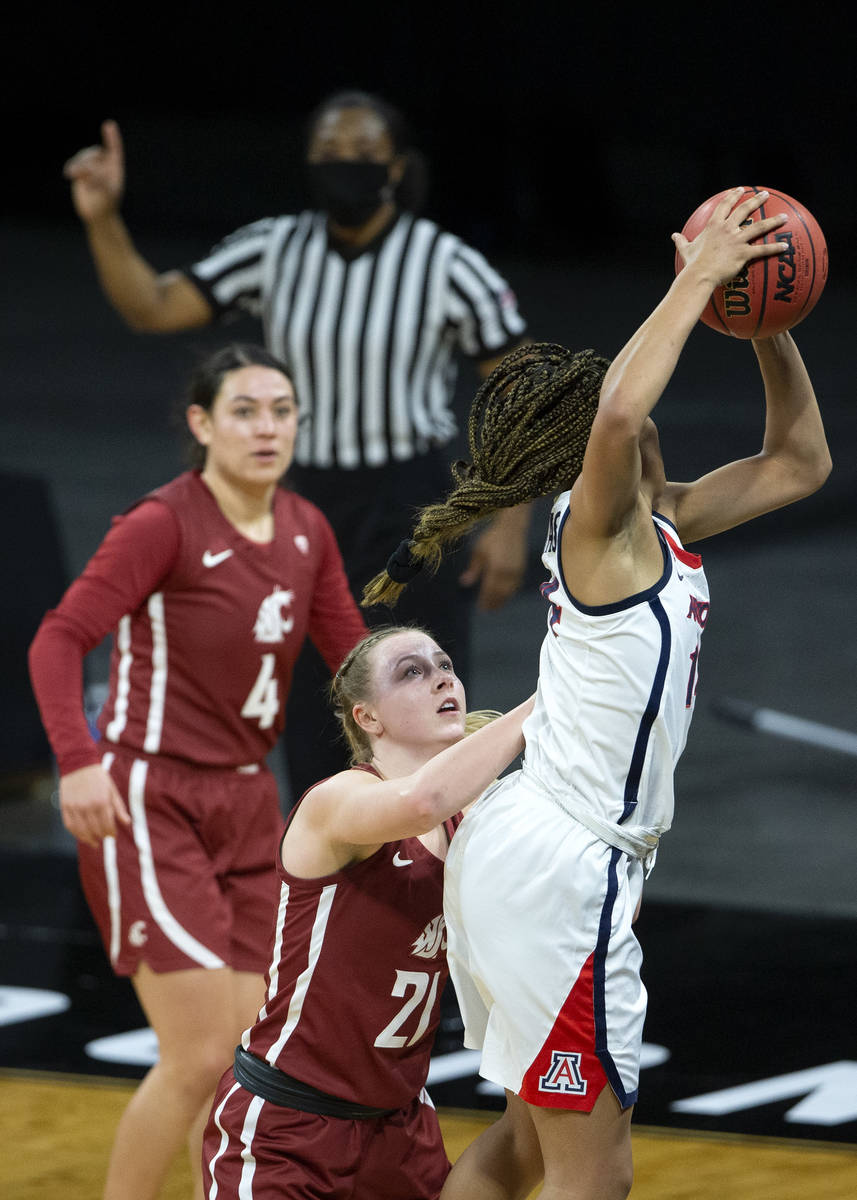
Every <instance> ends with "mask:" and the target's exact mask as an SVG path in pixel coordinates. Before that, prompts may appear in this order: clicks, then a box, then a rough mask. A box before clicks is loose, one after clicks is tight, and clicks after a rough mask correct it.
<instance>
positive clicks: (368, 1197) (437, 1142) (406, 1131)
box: [202, 1067, 449, 1200]
mask: <svg viewBox="0 0 857 1200" xmlns="http://www.w3.org/2000/svg"><path fill="white" fill-rule="evenodd" d="M202 1169H203V1193H204V1195H206V1196H214V1195H216V1196H217V1197H218V1200H237V1198H238V1197H239V1196H240V1197H241V1200H307V1197H310V1196H312V1197H318V1198H319V1200H321V1198H322V1197H324V1200H434V1198H435V1197H437V1196H438V1195H439V1194H440V1190H441V1188H442V1187H443V1181H444V1180H445V1179H446V1176H447V1174H448V1173H449V1160H448V1159H447V1156H446V1151H445V1150H444V1148H443V1138H442V1137H441V1132H440V1126H439V1124H438V1120H437V1113H436V1112H435V1110H434V1106H433V1105H432V1103H431V1101H430V1100H429V1098H428V1093H427V1092H426V1091H425V1089H424V1090H423V1092H422V1094H421V1095H420V1096H419V1097H417V1099H415V1100H414V1101H413V1102H412V1103H411V1104H410V1105H408V1107H407V1108H402V1109H399V1110H398V1111H396V1112H394V1113H393V1114H392V1115H390V1116H385V1117H372V1118H369V1119H368V1120H343V1119H342V1118H341V1117H328V1116H318V1115H316V1114H314V1113H306V1112H300V1111H299V1110H298V1109H294V1108H285V1107H283V1106H281V1105H278V1104H273V1103H271V1101H270V1100H263V1099H262V1097H261V1096H254V1095H253V1094H252V1093H251V1092H248V1091H246V1090H245V1089H244V1088H243V1087H241V1085H240V1084H239V1083H236V1081H235V1076H234V1074H233V1072H232V1068H231V1067H230V1068H229V1070H228V1071H227V1072H226V1074H225V1075H224V1076H223V1078H222V1079H221V1081H220V1085H219V1087H218V1089H217V1095H216V1096H215V1099H214V1104H213V1106H212V1110H211V1116H210V1117H209V1120H208V1127H207V1129H206V1131H205V1139H204V1142H203V1147H202Z"/></svg>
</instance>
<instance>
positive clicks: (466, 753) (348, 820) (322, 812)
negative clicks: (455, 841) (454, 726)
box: [282, 697, 533, 878]
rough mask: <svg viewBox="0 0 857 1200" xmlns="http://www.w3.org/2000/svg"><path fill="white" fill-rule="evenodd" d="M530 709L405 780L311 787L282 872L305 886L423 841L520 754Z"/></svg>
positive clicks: (289, 837) (356, 779)
mask: <svg viewBox="0 0 857 1200" xmlns="http://www.w3.org/2000/svg"><path fill="white" fill-rule="evenodd" d="M532 706H533V698H532V697H530V698H529V699H528V700H526V701H524V703H523V704H519V705H518V706H517V708H514V709H512V710H511V711H510V712H508V713H505V714H504V715H503V716H501V717H498V718H497V719H496V720H494V721H491V722H490V723H489V724H487V725H485V726H484V727H483V728H482V729H479V730H477V731H476V732H475V733H473V734H471V735H470V736H468V737H465V738H463V739H462V740H461V741H459V742H457V743H455V744H454V745H452V746H448V747H447V748H446V749H445V750H442V751H441V752H440V753H439V754H436V755H435V756H434V757H433V758H431V759H429V761H428V762H427V763H425V764H424V765H423V766H421V767H420V768H419V769H418V770H416V771H414V772H413V773H412V774H410V775H407V776H403V777H401V778H399V779H378V778H376V777H374V776H372V775H370V774H369V773H368V772H361V771H350V772H341V773H340V774H338V775H334V776H331V778H330V779H326V780H325V781H324V782H323V783H320V784H318V786H317V787H315V788H313V789H312V791H311V792H310V793H309V794H308V795H307V797H306V799H305V800H304V801H303V802H302V803H301V806H300V808H299V809H298V811H297V813H296V814H295V816H294V818H293V819H292V823H291V825H290V826H289V830H288V832H287V834H286V836H285V838H284V840H283V848H282V860H283V866H284V867H285V869H286V870H287V871H289V872H291V873H292V874H295V875H301V876H304V877H307V878H312V877H315V876H319V875H325V874H330V873H331V872H333V871H337V870H340V869H341V868H342V867H344V866H346V865H348V864H349V863H352V862H356V861H360V860H362V859H365V858H368V857H369V856H370V855H371V854H374V852H375V851H376V850H377V849H378V847H379V846H381V845H383V844H384V843H385V842H392V841H397V840H399V839H401V838H405V837H418V836H420V835H423V834H428V833H430V832H431V831H432V830H433V829H434V828H435V827H436V826H437V825H439V824H440V823H441V822H442V821H445V820H446V819H447V818H449V817H451V816H453V815H454V814H455V813H457V812H458V811H459V810H460V809H462V808H464V807H465V806H466V805H467V804H470V803H472V802H473V801H474V800H476V799H477V798H478V797H479V796H480V795H481V794H482V792H483V791H484V790H485V789H486V788H487V787H488V786H489V785H490V784H491V783H492V782H493V781H494V779H496V778H497V776H498V775H499V774H500V773H501V772H502V771H503V770H504V769H505V768H506V767H507V766H508V765H509V763H510V762H512V761H513V760H514V759H515V758H516V757H517V756H518V755H519V754H520V753H521V751H522V750H523V748H524V741H523V737H522V735H521V727H522V725H523V723H524V721H525V720H526V718H527V717H528V716H529V714H530V712H531V711H532Z"/></svg>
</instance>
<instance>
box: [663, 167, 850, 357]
mask: <svg viewBox="0 0 857 1200" xmlns="http://www.w3.org/2000/svg"><path fill="white" fill-rule="evenodd" d="M763 191H767V192H770V199H769V200H766V201H765V203H764V204H763V205H762V206H761V207H760V208H757V209H756V211H755V212H753V213H751V214H750V216H749V218H748V220H750V221H761V220H763V219H764V218H765V217H773V216H775V215H776V214H777V213H782V212H784V213H787V214H788V220H787V221H786V222H785V224H784V225H780V227H779V228H778V229H774V230H772V231H771V232H770V233H768V234H766V235H765V237H764V239H763V240H764V241H766V242H787V243H788V249H787V250H784V251H783V252H782V253H781V254H776V255H771V256H770V257H767V258H757V259H755V260H754V261H753V262H749V263H747V264H746V266H745V267H744V269H743V271H742V272H741V274H740V275H738V276H737V278H735V279H731V280H730V281H729V282H728V283H724V284H721V285H720V286H719V287H716V288H715V289H714V291H713V292H712V294H711V299H710V300H709V301H708V304H707V305H706V306H705V311H704V312H703V314H702V317H701V318H700V319H701V320H702V321H703V322H704V323H705V324H706V325H709V326H710V327H711V328H712V329H716V330H717V331H718V333H728V334H731V336H732V337H737V338H763V337H770V336H771V335H772V334H775V333H782V331H783V330H784V329H791V328H792V327H793V326H795V325H797V323H798V322H799V321H802V320H803V319H804V317H805V316H807V314H808V313H810V312H811V311H812V309H813V308H814V307H815V304H816V301H817V300H818V298H819V296H820V295H821V293H822V292H823V291H824V285H825V283H827V243H826V242H825V240H824V234H823V233H822V232H821V228H820V226H819V224H818V222H817V221H816V219H815V217H814V216H813V215H812V213H811V212H810V211H809V210H808V209H807V208H805V207H804V206H803V205H802V204H801V203H799V201H797V200H794V199H793V198H792V197H791V196H787V195H786V193H785V192H778V191H775V190H774V189H773V188H761V187H748V188H745V189H744V192H743V194H742V195H741V197H740V198H739V199H738V200H737V201H736V204H740V203H741V201H742V200H745V199H746V198H747V196H748V195H753V194H755V193H758V192H763ZM725 195H726V192H725V191H723V192H718V193H717V195H716V196H712V197H711V199H710V200H706V201H705V203H704V204H700V206H699V208H698V209H697V210H696V212H695V213H694V214H693V215H692V216H691V217H690V219H689V220H688V222H687V224H686V225H685V227H684V229H683V230H682V233H683V234H684V236H685V237H686V238H687V240H688V241H689V242H692V241H693V239H694V238H695V237H696V236H697V234H699V232H700V231H701V230H702V228H703V227H704V226H705V225H706V224H707V222H708V220H709V218H710V216H711V214H712V212H713V211H714V209H715V208H716V206H717V204H718V203H719V202H720V200H721V199H722V198H723V196H725ZM683 266H684V263H683V261H682V258H681V255H680V254H679V253H678V252H677V251H676V256H675V272H676V275H678V273H679V271H680V270H681V269H682V267H683Z"/></svg>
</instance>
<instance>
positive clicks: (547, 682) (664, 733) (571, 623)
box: [523, 491, 709, 858]
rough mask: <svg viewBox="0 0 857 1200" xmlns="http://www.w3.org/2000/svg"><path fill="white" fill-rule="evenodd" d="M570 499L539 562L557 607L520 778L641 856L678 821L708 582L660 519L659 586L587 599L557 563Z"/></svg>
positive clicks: (563, 501)
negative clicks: (677, 778)
mask: <svg viewBox="0 0 857 1200" xmlns="http://www.w3.org/2000/svg"><path fill="white" fill-rule="evenodd" d="M569 496H570V493H569V492H568V491H566V492H563V493H562V495H560V496H559V497H558V499H557V500H556V502H555V504H554V506H553V509H552V511H551V517H550V524H549V527H548V537H547V542H546V544H545V550H544V553H543V555H542V561H543V563H544V564H545V566H546V567H547V569H548V570H549V571H550V573H551V577H550V579H549V581H548V582H547V583H545V584H543V585H542V594H543V595H544V596H545V598H546V599H547V600H548V601H549V603H550V609H549V611H548V621H547V625H548V631H547V635H546V637H545V640H544V642H543V643H542V650H541V658H540V664H539V684H538V690H537V695H536V702H535V707H534V709H533V713H532V715H531V716H530V717H529V718H528V720H527V722H526V724H525V726H524V735H525V737H526V752H525V756H524V764H523V773H524V776H525V777H529V779H530V782H532V783H534V784H536V785H537V786H538V787H539V788H540V790H543V791H546V792H547V793H548V794H549V795H550V796H552V797H553V798H554V799H555V800H556V802H557V803H559V804H560V805H561V806H562V807H564V808H566V809H567V810H568V811H569V812H570V813H571V814H572V815H574V816H575V817H577V818H578V819H579V820H581V821H582V822H583V823H584V824H585V825H587V826H588V827H589V828H590V829H592V830H593V832H595V833H597V834H598V836H600V837H602V838H603V839H604V840H605V841H607V842H609V843H610V844H611V845H615V846H619V847H620V848H622V849H624V850H627V851H628V852H629V853H632V854H634V855H635V856H637V857H640V858H645V857H647V856H648V855H649V854H651V852H652V850H653V849H654V848H655V847H656V846H657V842H658V838H659V837H660V835H661V834H662V833H664V832H665V831H666V830H667V829H669V827H670V824H671V823H672V814H673V771H674V768H675V765H676V763H677V761H678V759H679V756H680V755H681V752H682V750H683V749H684V745H685V741H686V739H687V731H688V728H689V726H690V719H691V716H692V714H693V705H694V699H695V696H696V684H697V674H698V667H699V648H700V639H701V636H702V631H703V629H704V628H705V624H706V622H707V620H708V609H709V598H708V583H707V581H706V578H705V573H704V571H703V569H702V560H701V559H700V558H699V556H698V555H696V554H690V553H689V552H688V551H686V550H685V549H684V547H683V546H682V545H681V542H680V541H679V538H678V534H677V532H676V530H675V528H674V526H673V525H672V524H671V523H670V522H669V521H667V520H666V519H665V518H663V517H661V516H660V515H658V514H653V517H652V519H653V521H654V523H655V527H656V529H657V531H658V537H659V539H660V543H661V548H662V550H663V556H664V569H663V573H662V575H661V577H660V579H659V580H658V581H657V583H655V584H654V585H653V586H652V587H650V588H648V589H646V591H644V592H639V593H638V594H636V595H633V596H629V597H628V598H627V599H625V600H621V601H618V602H617V603H615V604H603V605H598V606H596V607H593V606H591V605H585V604H581V603H580V602H579V601H577V600H575V599H574V597H573V596H572V595H571V593H570V591H569V589H568V587H567V585H566V582H565V579H564V578H563V573H562V565H561V561H560V546H561V544H562V530H563V526H564V524H565V522H566V520H567V519H568V514H569Z"/></svg>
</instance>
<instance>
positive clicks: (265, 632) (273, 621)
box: [253, 587, 295, 642]
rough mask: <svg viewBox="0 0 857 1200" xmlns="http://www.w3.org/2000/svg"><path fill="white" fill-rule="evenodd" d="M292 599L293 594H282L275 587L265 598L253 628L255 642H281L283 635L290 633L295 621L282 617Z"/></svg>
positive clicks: (291, 618)
mask: <svg viewBox="0 0 857 1200" xmlns="http://www.w3.org/2000/svg"><path fill="white" fill-rule="evenodd" d="M294 598H295V594H294V592H292V591H288V592H284V591H283V589H282V588H280V587H275V588H274V590H273V592H271V594H270V596H266V597H265V599H264V600H263V601H262V603H261V604H260V605H259V611H258V613H257V614H256V624H255V625H254V626H253V634H254V636H255V638H256V641H257V642H281V641H282V640H283V635H284V634H286V633H291V631H292V627H293V626H294V623H295V619H294V617H286V616H284V615H283V609H285V608H289V607H290V605H291V603H292V601H293V600H294Z"/></svg>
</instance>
